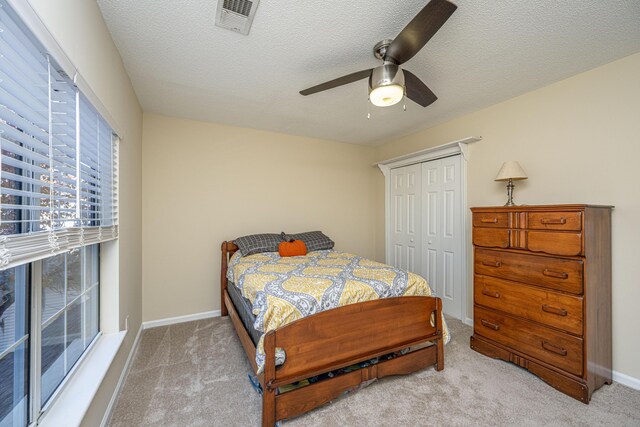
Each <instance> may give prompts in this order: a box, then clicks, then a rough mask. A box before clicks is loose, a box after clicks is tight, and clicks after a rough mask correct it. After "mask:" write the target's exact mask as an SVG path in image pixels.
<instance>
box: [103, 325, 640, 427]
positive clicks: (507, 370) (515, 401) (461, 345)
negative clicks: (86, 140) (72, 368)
mask: <svg viewBox="0 0 640 427" xmlns="http://www.w3.org/2000/svg"><path fill="white" fill-rule="evenodd" d="M448 323H449V326H450V329H451V332H452V335H453V339H452V341H451V342H450V343H449V344H448V345H447V346H446V348H445V354H446V357H445V366H446V367H445V370H444V371H442V372H436V371H435V370H434V369H433V368H427V369H426V370H424V371H421V372H418V373H415V374H413V375H407V376H400V377H391V378H385V379H382V380H380V381H377V382H375V383H373V384H372V385H370V386H369V387H367V388H365V389H363V390H360V391H359V392H357V393H355V394H352V395H349V396H346V397H343V398H341V399H338V400H337V401H335V402H333V403H331V404H329V405H325V406H323V407H321V408H318V409H316V410H314V411H312V412H310V413H307V414H305V415H302V416H300V417H298V418H295V419H292V420H289V421H286V422H285V423H284V425H285V426H334V425H343V426H390V425H393V426H418V425H420V426H431V425H433V426H469V425H480V426H492V425H496V426H512V425H518V426H519V427H520V426H541V425H552V426H564V425H568V426H584V425H594V426H599V425H601V426H604V425H607V426H640V391H636V390H632V389H630V388H627V387H625V386H622V385H620V384H617V383H614V384H613V385H611V386H604V387H603V388H601V389H600V390H598V391H596V392H595V393H594V395H593V398H592V400H591V404H589V405H584V404H582V403H580V402H578V401H576V400H574V399H572V398H570V397H568V396H565V395H564V394H562V393H559V392H557V391H555V390H554V389H553V388H551V387H549V386H548V385H546V384H545V383H544V382H542V381H541V380H539V379H538V378H537V377H535V376H533V375H531V374H529V373H528V372H527V371H525V370H523V369H520V368H518V367H516V366H515V365H513V364H509V363H505V362H501V361H497V360H492V359H489V358H487V357H484V356H482V355H480V354H478V353H476V352H474V351H472V350H471V349H470V348H469V336H470V334H471V328H470V327H468V326H466V325H463V324H462V323H461V322H459V321H455V320H450V321H449V322H448ZM249 372H250V366H249V363H248V362H247V359H246V356H245V354H244V352H243V350H242V347H241V346H240V342H239V341H238V338H237V337H236V335H235V332H234V330H233V326H232V325H231V322H230V321H229V320H228V319H222V318H216V319H209V320H202V321H196V322H189V323H183V324H178V325H173V326H168V327H160V328H155V329H149V330H147V331H145V332H144V334H143V335H142V338H141V342H140V346H139V348H138V351H137V353H136V355H135V358H134V360H133V365H132V368H131V371H130V373H129V376H128V377H127V380H126V382H125V384H124V387H123V389H122V393H121V394H120V397H119V399H118V402H117V404H116V408H115V410H114V413H113V416H112V419H111V426H112V427H124V426H126V427H130V426H181V427H182V426H189V427H193V426H257V425H259V424H260V411H261V408H260V397H259V396H258V394H257V393H256V392H255V391H254V390H253V388H252V387H251V385H250V383H249V380H248V379H247V374H248V373H249Z"/></svg>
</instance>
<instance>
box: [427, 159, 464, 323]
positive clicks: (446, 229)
mask: <svg viewBox="0 0 640 427" xmlns="http://www.w3.org/2000/svg"><path fill="white" fill-rule="evenodd" d="M461 179H462V172H461V158H460V156H452V157H446V158H443V159H438V160H432V161H429V162H424V163H422V220H423V223H422V229H423V243H422V248H423V249H422V263H423V265H422V271H423V275H424V277H425V278H426V279H427V281H428V282H429V285H430V286H431V288H432V289H433V291H434V293H435V294H436V295H437V296H438V297H440V298H442V303H443V310H444V312H445V313H446V314H448V315H450V316H453V317H456V318H458V319H460V318H462V314H463V313H462V302H461V299H462V250H463V247H462V233H463V230H462V182H461Z"/></svg>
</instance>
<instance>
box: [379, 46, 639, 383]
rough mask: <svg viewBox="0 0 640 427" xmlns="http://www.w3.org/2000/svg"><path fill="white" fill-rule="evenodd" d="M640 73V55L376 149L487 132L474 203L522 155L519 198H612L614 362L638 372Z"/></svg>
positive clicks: (477, 147) (399, 150)
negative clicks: (523, 178)
mask: <svg viewBox="0 0 640 427" xmlns="http://www.w3.org/2000/svg"><path fill="white" fill-rule="evenodd" d="M639 76H640V54H636V55H633V56H629V57H627V58H624V59H621V60H619V61H616V62H613V63H610V64H607V65H605V66H602V67H599V68H596V69H593V70H591V71H588V72H585V73H582V74H579V75H577V76H574V77H571V78H569V79H566V80H563V81H561V82H558V83H556V84H553V85H550V86H547V87H545V88H542V89H539V90H536V91H533V92H530V93H527V94H525V95H522V96H519V97H517V98H514V99H511V100H509V101H506V102H503V103H500V104H497V105H494V106H492V107H489V108H486V109H483V110H481V111H478V112H475V113H472V114H468V115H466V116H463V117H460V118H457V119H454V120H451V121H449V122H447V123H444V124H441V125H438V126H435V127H433V128H430V129H427V130H425V131H422V132H419V133H416V134H414V135H410V136H408V137H405V138H402V139H399V140H396V141H392V142H389V143H387V144H385V145H383V146H381V147H380V148H379V149H378V153H377V158H378V160H384V159H388V158H391V157H395V156H398V155H401V154H406V153H411V152H413V151H417V150H419V149H422V148H425V147H431V146H436V145H440V144H443V143H446V142H449V141H454V140H457V139H461V138H463V137H467V136H478V135H481V136H482V137H483V138H484V140H483V141H480V142H477V143H475V144H472V145H471V146H470V160H469V163H468V201H469V206H483V205H485V206H486V205H500V204H503V203H504V201H505V199H506V192H505V187H504V185H503V184H502V183H496V182H494V181H493V178H494V177H495V175H496V174H497V172H498V169H499V168H500V166H501V165H502V162H503V161H506V160H518V161H519V162H520V164H521V165H522V167H523V168H524V169H525V171H526V172H527V174H528V175H529V180H528V181H524V182H518V183H516V190H515V201H516V203H519V204H545V203H549V204H551V203H591V204H611V205H615V207H616V208H615V210H614V212H613V313H614V314H613V368H614V370H616V371H619V372H622V373H624V374H627V375H631V376H632V377H635V378H640V328H638V324H639V317H638V302H640V279H639V278H638V269H637V262H638V260H637V256H638V248H639V246H638V244H639V242H640V225H639V222H638V219H639V218H640V167H639V166H638V165H639V162H640V78H639ZM496 84H497V83H496ZM376 191H377V197H376V200H377V202H376V212H377V214H378V217H377V219H376V234H377V236H378V241H379V242H380V244H379V245H378V246H377V248H376V256H377V257H378V258H381V257H382V258H384V210H383V208H384V202H383V201H382V198H383V195H384V181H383V179H382V174H379V175H378V176H377V177H376ZM469 277H471V270H469ZM469 289H472V288H471V280H470V279H469ZM468 294H469V296H470V300H469V301H468V313H469V317H471V295H472V292H468Z"/></svg>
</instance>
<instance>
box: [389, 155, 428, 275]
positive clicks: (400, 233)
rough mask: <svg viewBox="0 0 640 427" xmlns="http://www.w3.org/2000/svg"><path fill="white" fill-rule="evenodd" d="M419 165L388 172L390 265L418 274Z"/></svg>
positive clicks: (419, 257) (419, 241) (419, 236)
mask: <svg viewBox="0 0 640 427" xmlns="http://www.w3.org/2000/svg"><path fill="white" fill-rule="evenodd" d="M420 173H421V168H420V165H419V164H418V165H411V166H404V167H402V168H397V169H393V170H392V171H391V204H392V207H391V232H392V242H393V249H392V261H393V262H392V263H391V264H392V265H394V266H396V267H398V268H402V269H403V270H407V271H411V272H414V273H418V274H421V269H420V266H421V263H420V260H421V255H420V252H421V240H422V229H421V221H420V218H421V215H420V208H421V204H420V194H421V191H420V188H421V185H422V180H421V179H420Z"/></svg>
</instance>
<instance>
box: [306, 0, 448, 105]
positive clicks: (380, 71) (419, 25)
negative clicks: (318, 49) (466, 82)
mask: <svg viewBox="0 0 640 427" xmlns="http://www.w3.org/2000/svg"><path fill="white" fill-rule="evenodd" d="M456 9H457V6H456V5H455V4H453V3H451V2H449V1H447V0H430V1H429V3H427V5H426V6H425V7H424V8H422V10H421V11H420V12H418V14H417V15H416V16H415V17H414V18H413V19H412V20H411V22H409V23H408V24H407V26H406V27H404V28H403V29H402V31H401V32H400V34H398V36H397V37H396V38H395V39H393V40H391V39H385V40H382V41H380V42H378V43H377V44H376V45H375V47H374V48H373V55H374V56H375V57H376V58H377V59H380V60H382V62H383V63H382V65H380V66H378V67H376V68H372V69H369V70H362V71H358V72H356V73H352V74H348V75H346V76H342V77H339V78H337V79H333V80H330V81H328V82H325V83H322V84H319V85H316V86H313V87H310V88H308V89H305V90H302V91H300V94H301V95H304V96H307V95H311V94H314V93H318V92H322V91H325V90H328V89H333V88H335V87H338V86H343V85H346V84H349V83H353V82H356V81H358V80H362V79H364V78H367V77H368V78H369V100H370V101H371V103H372V104H373V105H375V106H377V107H389V106H391V105H395V104H397V103H398V102H400V101H401V100H402V98H403V97H404V96H405V95H406V96H407V98H409V99H410V100H412V101H414V102H415V103H417V104H419V105H422V106H423V107H427V106H428V105H431V104H432V103H433V102H435V101H436V100H437V99H438V97H437V96H436V95H435V94H434V93H433V92H432V91H431V89H429V88H428V87H427V85H425V84H424V83H423V82H422V80H420V79H419V78H418V77H416V75H415V74H413V73H411V72H410V71H407V70H403V69H401V68H400V65H402V64H404V63H405V62H407V61H408V60H410V59H411V58H413V56H414V55H415V54H416V53H418V52H419V51H420V49H422V48H423V47H424V45H425V44H427V42H428V41H429V40H431V38H432V37H433V36H434V35H435V33H436V32H437V31H438V30H439V29H440V27H442V26H443V25H444V23H445V22H447V19H449V17H450V16H451V15H452V14H453V12H455V10H456Z"/></svg>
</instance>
